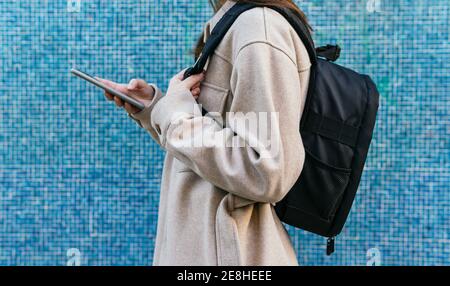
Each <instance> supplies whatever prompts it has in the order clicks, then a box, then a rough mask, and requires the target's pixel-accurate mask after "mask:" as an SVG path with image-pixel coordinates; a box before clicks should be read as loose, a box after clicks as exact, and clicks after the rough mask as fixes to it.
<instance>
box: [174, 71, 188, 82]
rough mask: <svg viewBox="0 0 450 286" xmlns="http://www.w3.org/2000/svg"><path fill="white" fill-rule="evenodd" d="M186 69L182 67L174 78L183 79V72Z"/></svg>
mask: <svg viewBox="0 0 450 286" xmlns="http://www.w3.org/2000/svg"><path fill="white" fill-rule="evenodd" d="M186 70H187V69H184V70H182V71H180V72H179V73H178V74H177V75H176V76H175V78H177V79H179V80H183V79H184V74H185V73H186Z"/></svg>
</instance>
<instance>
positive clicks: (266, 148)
mask: <svg viewBox="0 0 450 286" xmlns="http://www.w3.org/2000/svg"><path fill="white" fill-rule="evenodd" d="M230 80H231V82H230V83H231V92H232V96H233V100H232V103H231V110H230V116H229V117H228V119H227V124H225V126H226V127H225V128H224V127H223V126H222V125H221V124H219V123H217V122H216V121H214V120H213V119H212V118H211V117H208V116H205V117H202V115H201V111H200V108H199V106H198V105H197V104H196V101H195V100H194V99H193V97H192V96H191V95H190V94H189V93H188V92H186V93H180V94H170V95H166V96H165V97H164V98H163V99H161V100H160V101H159V102H158V103H157V104H156V106H155V107H154V110H153V114H152V126H153V129H154V130H157V132H158V134H159V138H160V139H159V140H160V142H161V144H162V145H163V146H164V148H165V149H166V150H167V151H168V152H169V153H171V154H172V155H173V156H175V157H176V158H177V159H178V160H180V161H182V162H183V163H184V164H186V165H187V166H189V167H190V168H191V169H192V170H193V171H194V172H195V173H197V174H198V175H199V176H201V177H202V178H204V179H205V180H207V181H209V182H210V183H212V184H214V185H215V186H217V187H219V188H221V189H223V190H225V191H227V192H230V193H233V194H235V195H237V196H239V197H242V198H245V199H248V200H251V201H256V202H267V203H276V202H278V201H280V200H281V199H283V197H284V196H285V195H286V194H287V192H288V191H289V190H290V189H291V187H292V186H293V185H294V183H295V182H296V180H297V179H298V177H299V175H300V172H301V170H302V168H303V162H304V149H303V144H302V140H301V137H300V132H299V124H300V118H301V113H302V109H303V104H304V100H303V99H302V98H301V89H300V84H301V83H300V77H299V72H298V70H297V66H296V64H295V63H294V62H293V61H292V59H291V58H290V57H288V56H287V54H286V53H284V52H283V51H281V50H279V49H277V48H275V47H273V46H272V45H270V44H268V43H265V42H258V43H252V44H249V45H247V46H245V47H244V48H242V49H241V50H240V51H239V53H238V55H237V56H236V59H235V61H234V65H233V71H232V75H231V79H230ZM302 84H303V83H302ZM305 84H306V83H305ZM200 96H201V94H200ZM255 120H256V121H255ZM255 123H256V124H255Z"/></svg>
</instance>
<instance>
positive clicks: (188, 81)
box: [183, 73, 205, 90]
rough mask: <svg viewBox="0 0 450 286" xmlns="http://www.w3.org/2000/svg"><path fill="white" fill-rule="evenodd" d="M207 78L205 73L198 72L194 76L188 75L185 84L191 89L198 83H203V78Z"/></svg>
mask: <svg viewBox="0 0 450 286" xmlns="http://www.w3.org/2000/svg"><path fill="white" fill-rule="evenodd" d="M204 78H205V75H204V74H203V73H200V74H196V75H193V76H190V77H188V78H187V79H185V80H184V81H183V83H184V85H185V86H186V87H187V88H188V89H189V90H191V89H192V87H194V86H195V85H196V84H198V83H201V82H202V80H203V79H204Z"/></svg>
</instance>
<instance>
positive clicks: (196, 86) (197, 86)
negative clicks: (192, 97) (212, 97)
mask: <svg viewBox="0 0 450 286" xmlns="http://www.w3.org/2000/svg"><path fill="white" fill-rule="evenodd" d="M201 84H202V83H201V82H199V83H197V84H196V85H194V86H193V87H192V90H194V89H196V88H199V87H200V85H201Z"/></svg>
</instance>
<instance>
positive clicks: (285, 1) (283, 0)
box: [194, 0, 312, 59]
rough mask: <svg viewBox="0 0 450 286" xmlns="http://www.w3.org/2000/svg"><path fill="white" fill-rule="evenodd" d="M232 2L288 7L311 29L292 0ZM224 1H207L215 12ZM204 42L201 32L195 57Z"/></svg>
mask: <svg viewBox="0 0 450 286" xmlns="http://www.w3.org/2000/svg"><path fill="white" fill-rule="evenodd" d="M232 1H233V2H237V3H252V4H257V5H258V4H259V5H261V4H263V5H270V6H276V7H283V8H288V9H291V10H292V11H294V12H295V13H296V14H297V16H298V17H300V19H301V20H302V21H303V23H305V25H306V26H307V27H308V28H309V29H310V30H311V31H312V28H311V26H310V25H309V22H308V19H307V17H306V15H305V13H303V11H302V10H301V9H300V8H299V7H298V6H297V5H296V4H295V3H294V1H292V0H232ZM225 2H226V0H209V3H210V4H211V6H212V7H213V9H214V11H215V12H217V11H218V10H219V9H220V7H222V5H223V4H224V3H225ZM203 46H204V43H203V34H202V35H201V36H200V38H199V39H198V41H197V45H196V47H195V49H194V54H195V58H196V59H197V58H198V57H199V56H200V53H201V52H202V49H203Z"/></svg>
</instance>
